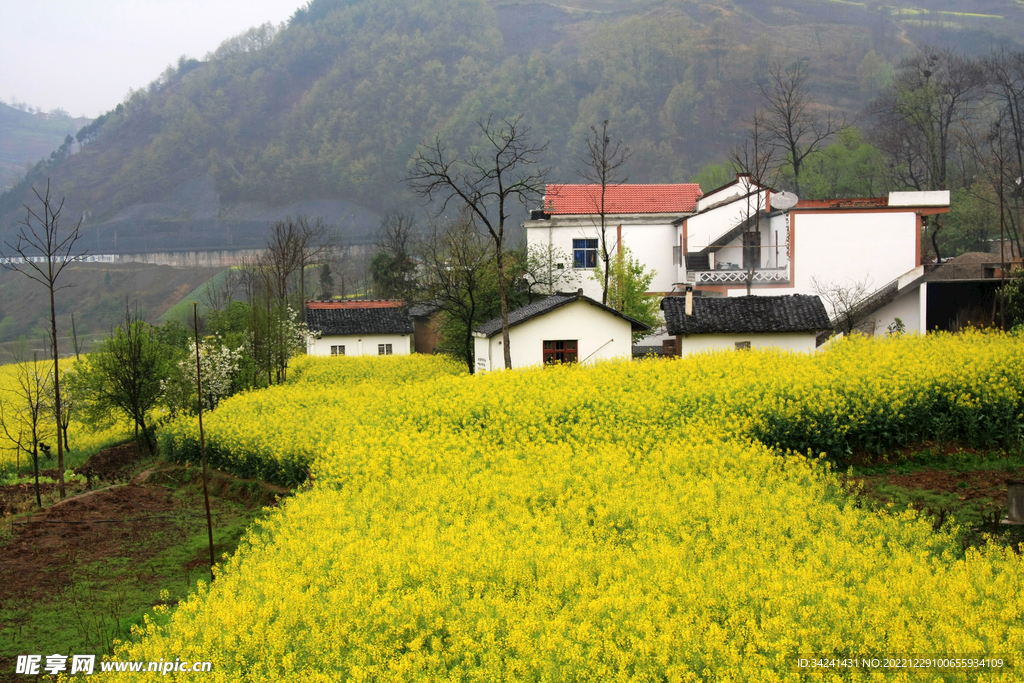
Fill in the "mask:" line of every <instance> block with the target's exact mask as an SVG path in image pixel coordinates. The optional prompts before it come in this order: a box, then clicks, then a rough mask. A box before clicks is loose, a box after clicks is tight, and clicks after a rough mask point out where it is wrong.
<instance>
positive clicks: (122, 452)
mask: <svg viewBox="0 0 1024 683" xmlns="http://www.w3.org/2000/svg"><path fill="white" fill-rule="evenodd" d="M141 459H142V454H141V453H140V452H139V448H138V446H137V445H136V444H135V443H126V444H121V445H120V446H114V447H113V448H106V449H104V450H102V451H100V452H99V453H97V454H96V455H94V456H92V457H91V458H89V459H88V460H86V461H85V464H84V465H82V466H81V467H79V468H78V469H76V470H75V471H76V472H78V473H79V474H84V475H85V476H87V477H89V478H90V479H91V478H92V477H99V478H100V479H103V480H105V481H115V480H117V479H118V478H120V477H121V476H122V475H123V474H124V472H125V470H128V469H130V468H131V467H133V466H134V465H135V464H136V463H137V462H139V460H141Z"/></svg>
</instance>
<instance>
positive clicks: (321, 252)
mask: <svg viewBox="0 0 1024 683" xmlns="http://www.w3.org/2000/svg"><path fill="white" fill-rule="evenodd" d="M295 223H296V228H297V230H296V238H297V240H298V244H297V248H298V253H299V315H300V317H301V320H302V322H306V266H308V265H310V264H316V263H318V262H319V261H320V260H321V259H322V258H323V257H324V256H325V255H326V254H327V252H328V251H329V242H330V241H331V240H330V236H329V235H328V232H327V229H326V228H325V227H324V222H323V220H322V219H321V218H320V217H319V216H317V217H316V218H313V219H312V220H310V219H309V218H308V217H306V216H299V217H298V218H297V219H296V221H295Z"/></svg>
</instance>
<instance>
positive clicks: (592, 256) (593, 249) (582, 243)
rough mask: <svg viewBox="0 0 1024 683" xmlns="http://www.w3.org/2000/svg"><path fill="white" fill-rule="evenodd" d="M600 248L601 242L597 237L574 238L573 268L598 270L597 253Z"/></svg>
mask: <svg viewBox="0 0 1024 683" xmlns="http://www.w3.org/2000/svg"><path fill="white" fill-rule="evenodd" d="M599 248H600V240H598V239H597V238H596V237H595V238H590V237H583V238H573V240H572V267H573V268H574V269H577V270H593V269H595V268H597V251H598V249H599ZM588 264H589V265H588Z"/></svg>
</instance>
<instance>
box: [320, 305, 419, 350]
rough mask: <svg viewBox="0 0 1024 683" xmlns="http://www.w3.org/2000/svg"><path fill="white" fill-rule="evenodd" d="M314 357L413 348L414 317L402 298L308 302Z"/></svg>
mask: <svg viewBox="0 0 1024 683" xmlns="http://www.w3.org/2000/svg"><path fill="white" fill-rule="evenodd" d="M306 325H307V326H308V327H309V331H310V333H311V340H310V342H309V344H308V345H307V347H306V353H307V354H309V355H310V356H391V355H407V354H410V353H412V351H413V320H412V318H411V317H410V316H409V313H408V311H407V310H406V309H405V307H403V305H402V302H400V301H307V302H306Z"/></svg>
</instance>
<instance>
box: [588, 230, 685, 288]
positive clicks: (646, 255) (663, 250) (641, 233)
mask: <svg viewBox="0 0 1024 683" xmlns="http://www.w3.org/2000/svg"><path fill="white" fill-rule="evenodd" d="M677 232H678V230H677V229H676V227H675V226H674V225H672V224H671V223H661V224H647V225H623V226H622V244H623V245H625V246H626V247H628V248H629V250H630V252H632V255H633V257H634V258H635V259H637V260H638V261H639V262H640V263H643V264H644V267H645V269H646V270H648V271H650V270H654V271H655V275H654V279H653V280H651V285H650V287H648V291H651V292H659V293H668V292H671V291H672V285H673V284H675V283H676V282H678V281H679V280H677V279H676V276H677V273H676V268H675V264H674V263H673V262H672V241H673V240H674V239H675V236H676V234H677ZM592 298H594V299H597V300H598V301H600V300H601V293H600V291H598V294H597V296H596V297H592Z"/></svg>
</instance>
